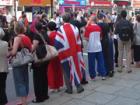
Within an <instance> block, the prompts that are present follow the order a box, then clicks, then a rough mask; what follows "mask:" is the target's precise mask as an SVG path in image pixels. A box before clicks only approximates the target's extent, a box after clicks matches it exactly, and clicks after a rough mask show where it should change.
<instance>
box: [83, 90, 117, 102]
mask: <svg viewBox="0 0 140 105" xmlns="http://www.w3.org/2000/svg"><path fill="white" fill-rule="evenodd" d="M115 97H116V96H113V95H109V94H105V93H101V92H95V93H93V94H92V95H89V96H87V97H85V98H84V99H83V100H85V101H89V102H93V103H95V104H106V103H108V102H110V101H111V100H113V99H114V98H115Z"/></svg>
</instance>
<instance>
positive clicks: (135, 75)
mask: <svg viewBox="0 0 140 105" xmlns="http://www.w3.org/2000/svg"><path fill="white" fill-rule="evenodd" d="M122 78H123V79H126V80H134V81H139V80H140V72H139V73H131V74H128V75H125V76H123V77H122Z"/></svg>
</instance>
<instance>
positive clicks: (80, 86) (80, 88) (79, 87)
mask: <svg viewBox="0 0 140 105" xmlns="http://www.w3.org/2000/svg"><path fill="white" fill-rule="evenodd" d="M83 91H84V88H83V87H82V85H79V86H78V87H77V93H82V92H83Z"/></svg>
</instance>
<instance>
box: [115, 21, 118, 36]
mask: <svg viewBox="0 0 140 105" xmlns="http://www.w3.org/2000/svg"><path fill="white" fill-rule="evenodd" d="M118 33H119V24H118V23H117V24H116V25H115V32H114V34H116V35H117V34H118Z"/></svg>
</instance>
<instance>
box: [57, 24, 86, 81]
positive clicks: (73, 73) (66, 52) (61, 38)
mask: <svg viewBox="0 0 140 105" xmlns="http://www.w3.org/2000/svg"><path fill="white" fill-rule="evenodd" d="M59 32H60V33H61V34H59V35H57V36H56V38H55V47H56V48H57V49H58V52H59V58H60V61H61V63H62V64H65V68H69V71H67V72H69V73H67V74H69V77H68V78H69V79H70V80H71V82H72V84H79V83H80V81H81V79H82V76H83V75H82V70H83V69H84V70H85V63H84V60H83V56H82V52H81V40H80V36H79V31H78V29H77V27H74V26H73V25H71V24H69V23H65V24H64V25H63V26H61V27H60V29H59ZM66 65H67V67H66ZM64 70H65V69H64Z"/></svg>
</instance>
